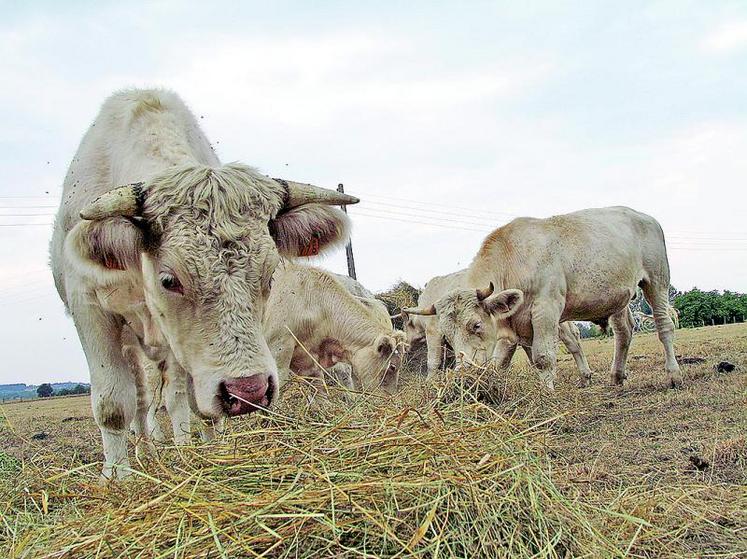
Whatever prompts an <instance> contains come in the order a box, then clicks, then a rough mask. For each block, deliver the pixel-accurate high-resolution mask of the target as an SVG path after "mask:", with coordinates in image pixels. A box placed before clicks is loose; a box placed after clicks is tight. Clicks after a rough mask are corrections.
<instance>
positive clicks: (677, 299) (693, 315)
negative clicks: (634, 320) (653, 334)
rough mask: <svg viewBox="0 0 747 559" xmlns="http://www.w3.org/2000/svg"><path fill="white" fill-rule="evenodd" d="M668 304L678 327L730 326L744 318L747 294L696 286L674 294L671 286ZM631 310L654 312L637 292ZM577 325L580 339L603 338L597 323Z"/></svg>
mask: <svg viewBox="0 0 747 559" xmlns="http://www.w3.org/2000/svg"><path fill="white" fill-rule="evenodd" d="M669 304H670V305H672V306H673V307H674V308H675V309H677V312H678V313H679V319H680V327H681V328H693V327H697V326H712V325H715V324H731V323H732V322H744V320H745V319H747V294H744V293H736V292H734V291H728V290H727V291H724V292H720V291H717V290H714V291H701V290H700V289H698V288H697V287H695V288H693V289H691V290H690V291H677V290H676V289H675V288H674V287H672V286H671V285H670V286H669ZM630 310H631V311H632V312H633V313H636V312H640V313H643V314H646V315H651V314H652V312H653V311H652V310H651V307H650V306H649V304H648V302H647V301H646V299H645V298H644V297H643V295H642V293H641V290H640V289H639V290H638V294H637V296H636V297H635V298H634V299H633V300H632V301H631V302H630ZM577 325H578V329H579V331H580V332H581V337H582V338H596V337H599V336H604V335H606V332H603V331H602V329H601V328H600V327H599V326H597V325H596V324H591V323H585V322H579V323H577Z"/></svg>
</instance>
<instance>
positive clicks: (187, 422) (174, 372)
mask: <svg viewBox="0 0 747 559" xmlns="http://www.w3.org/2000/svg"><path fill="white" fill-rule="evenodd" d="M164 374H165V376H166V380H165V382H164V387H163V396H164V403H165V404H166V411H167V412H168V413H169V418H170V419H171V427H172V429H173V430H174V442H175V443H176V444H178V445H183V444H189V442H190V441H191V440H192V425H191V422H192V412H191V410H190V408H189V399H188V397H187V372H186V371H185V370H184V369H182V367H181V365H179V364H178V363H177V362H176V359H174V357H173V355H170V356H169V358H168V359H167V360H166V370H165V371H164Z"/></svg>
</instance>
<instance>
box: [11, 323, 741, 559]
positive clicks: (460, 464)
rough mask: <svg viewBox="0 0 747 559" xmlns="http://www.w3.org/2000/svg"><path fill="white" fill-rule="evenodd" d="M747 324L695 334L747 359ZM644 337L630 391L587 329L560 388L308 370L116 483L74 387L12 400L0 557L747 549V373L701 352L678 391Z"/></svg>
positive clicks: (717, 553)
mask: <svg viewBox="0 0 747 559" xmlns="http://www.w3.org/2000/svg"><path fill="white" fill-rule="evenodd" d="M745 334H747V330H745V329H744V326H741V325H739V326H735V327H731V326H730V327H728V328H724V329H723V330H721V329H715V330H712V329H703V330H702V331H685V332H680V333H679V336H680V338H679V341H678V343H679V346H680V347H682V350H683V351H685V350H686V351H687V352H688V353H689V354H691V355H724V356H725V357H726V356H728V357H729V358H730V359H731V360H733V361H735V362H736V363H738V364H739V366H740V369H739V371H744V370H745V363H746V362H747V361H745V359H747V353H745V346H744V344H743V340H744V339H745V338H744V336H745ZM635 344H636V345H635V346H634V347H635V349H636V351H637V352H638V353H640V354H642V355H643V356H645V357H646V358H645V359H638V360H631V362H630V363H629V366H630V379H629V381H628V384H626V386H625V387H623V388H620V387H610V386H607V384H606V382H605V380H606V369H607V368H608V367H609V363H610V359H611V350H612V343H611V342H609V341H599V340H593V341H587V342H585V349H586V350H587V355H588V357H589V362H590V364H591V366H592V369H593V370H594V371H596V372H597V374H596V375H595V377H594V380H593V383H592V386H591V387H589V388H586V389H583V390H578V389H577V388H576V387H575V377H576V371H575V367H574V364H573V360H572V359H571V358H570V357H569V356H561V358H560V363H561V375H560V378H559V379H558V382H557V383H556V392H555V393H554V394H547V393H546V392H544V391H543V390H542V389H541V388H540V383H539V381H538V378H537V374H536V371H534V370H532V369H531V368H530V367H529V366H528V365H527V364H526V363H525V359H523V355H519V356H517V359H516V362H515V363H514V366H513V367H512V368H511V370H510V371H495V370H492V369H485V368H470V369H465V370H462V371H459V372H454V371H445V372H443V373H440V374H438V375H435V377H434V378H433V379H431V380H429V381H427V382H426V381H425V380H424V379H423V378H422V377H417V376H413V377H412V378H411V379H410V380H409V381H408V382H407V383H406V384H405V386H404V389H403V391H402V393H401V394H399V395H398V396H397V397H396V398H394V399H389V398H384V397H378V398H376V397H361V396H357V395H354V394H347V395H346V398H345V400H343V399H337V398H333V399H331V400H330V401H323V400H321V399H319V398H317V401H316V404H314V405H311V404H309V402H308V399H307V397H306V396H307V392H306V391H307V390H308V387H307V385H305V384H301V383H299V382H293V383H292V384H291V385H290V386H289V387H288V388H287V389H284V391H283V392H284V393H283V399H282V401H281V402H279V407H278V408H276V409H275V411H273V412H272V413H271V414H270V415H267V416H265V417H260V416H257V417H249V418H243V419H237V420H232V421H231V422H230V423H229V431H228V432H227V433H225V434H224V435H223V436H222V437H221V438H220V440H218V441H215V442H213V443H211V444H204V445H196V446H188V447H179V448H174V447H161V448H159V450H158V452H157V455H156V456H154V457H149V458H143V459H142V460H141V461H139V462H138V461H135V462H133V467H134V468H135V469H136V472H135V473H134V475H133V479H132V480H130V481H127V482H124V483H119V484H113V485H110V486H109V487H105V488H102V487H100V486H99V485H98V482H97V478H98V473H99V471H100V467H101V464H100V463H89V462H90V460H92V459H96V458H97V457H98V456H99V451H100V447H99V446H98V445H99V439H98V433H97V430H96V428H95V426H94V424H93V420H92V419H90V417H89V419H88V420H87V421H86V422H80V423H78V424H76V425H72V424H71V423H69V422H63V421H62V420H63V419H64V418H66V417H69V416H71V415H84V413H83V411H82V408H81V409H79V410H77V411H76V412H75V413H74V414H72V413H71V409H70V408H69V406H70V405H71V404H70V403H73V402H75V400H69V401H66V402H57V403H56V402H54V401H53V402H45V403H43V404H40V407H38V408H37V407H35V408H33V409H31V408H30V407H29V409H26V408H27V406H23V407H21V406H17V405H16V406H8V407H7V408H0V411H2V412H5V411H8V412H11V413H10V414H9V415H8V416H6V420H5V421H2V422H0V435H2V436H0V446H1V447H2V449H3V450H6V451H7V456H11V455H13V456H14V457H15V458H6V461H5V471H4V473H6V474H7V477H5V478H4V479H3V478H2V476H1V475H0V557H9V558H14V557H29V558H30V557H34V558H36V557H65V558H67V557H71V558H78V557H83V558H86V557H97V556H98V557H128V558H129V557H133V558H140V557H142V558H150V557H164V558H165V557H169V558H172V557H175V558H182V557H184V558H186V557H255V556H260V555H262V556H265V557H409V556H416V557H424V558H425V557H428V558H430V557H451V556H458V557H491V558H492V557H569V558H570V557H621V558H622V557H636V558H654V557H656V558H660V557H724V558H725V557H742V556H747V537H746V536H747V532H746V531H745V526H747V491H746V490H745V487H746V486H745V481H747V469H746V468H747V460H745V444H744V430H745V426H746V424H745V420H746V419H747V416H745V414H744V409H745V407H744V405H745V392H744V386H745V384H744V382H745V377H744V374H743V373H741V372H737V373H735V374H731V375H718V374H716V373H714V371H713V369H712V368H711V367H710V366H709V365H708V364H701V365H695V366H692V367H689V368H688V369H687V371H686V377H687V378H686V384H685V386H684V387H683V388H682V389H681V390H669V389H668V388H665V387H664V386H663V381H662V368H663V360H662V358H661V355H660V352H661V348H660V344H659V342H658V339H657V338H656V336H655V335H641V336H638V337H637V338H636V341H635ZM333 392H336V391H335V390H333ZM78 405H85V406H86V407H88V405H89V404H88V402H86V401H80V403H79V404H78ZM88 413H89V414H90V410H89V411H88ZM55 417H56V418H57V420H56V421H57V423H55V420H53V418H55ZM43 429H44V430H47V431H48V432H49V433H50V437H49V438H48V439H47V440H45V441H41V442H39V441H31V440H30V436H31V434H33V433H35V432H39V431H41V430H43ZM693 454H697V455H699V456H701V457H703V458H704V459H705V460H707V461H708V462H709V466H708V467H707V468H706V469H703V470H698V469H696V468H692V467H691V466H690V463H689V461H688V458H689V457H690V456H692V455H693ZM0 458H2V454H0ZM0 464H2V460H0Z"/></svg>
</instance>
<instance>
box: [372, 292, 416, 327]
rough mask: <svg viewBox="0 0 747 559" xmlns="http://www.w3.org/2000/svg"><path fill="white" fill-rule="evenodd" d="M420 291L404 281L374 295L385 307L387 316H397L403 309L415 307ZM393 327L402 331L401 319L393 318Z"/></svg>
mask: <svg viewBox="0 0 747 559" xmlns="http://www.w3.org/2000/svg"><path fill="white" fill-rule="evenodd" d="M419 296H420V290H419V289H418V288H416V287H413V286H412V285H410V284H409V283H407V282H406V281H400V282H398V283H396V284H394V285H393V286H392V287H390V288H389V289H388V290H387V291H382V292H381V293H377V294H376V298H377V299H378V300H379V301H381V302H383V303H384V304H385V305H386V308H387V310H388V311H389V314H390V315H392V316H394V315H398V314H399V313H400V312H401V311H402V309H403V308H405V307H416V306H417V305H418V297H419ZM393 322H394V327H395V328H399V329H400V330H401V329H402V326H403V325H402V319H401V318H400V317H397V318H394V319H393Z"/></svg>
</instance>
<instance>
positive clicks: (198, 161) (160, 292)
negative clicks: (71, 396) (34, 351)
mask: <svg viewBox="0 0 747 559" xmlns="http://www.w3.org/2000/svg"><path fill="white" fill-rule="evenodd" d="M120 185H124V186H120ZM355 202H357V199H356V198H353V197H351V196H347V195H344V194H340V193H338V192H336V191H333V190H326V189H322V188H319V187H315V186H311V185H304V184H300V183H294V182H290V181H285V180H280V179H271V178H268V177H266V176H264V175H262V174H260V173H259V172H257V171H256V170H254V169H252V168H251V167H247V166H244V165H240V164H235V163H234V164H229V165H221V163H220V161H219V160H218V158H217V157H216V155H215V153H214V152H213V149H212V147H211V146H210V143H209V142H208V141H207V139H206V138H205V136H204V134H203V133H202V131H201V130H200V128H199V126H198V125H197V121H196V120H195V118H194V116H193V115H192V114H191V113H190V111H189V110H188V109H187V107H186V106H185V105H184V103H183V102H182V101H181V100H180V99H179V97H178V96H177V95H175V94H174V93H171V92H168V91H163V90H127V91H122V92H120V93H116V94H114V95H113V96H111V97H110V98H109V99H108V100H107V101H106V102H105V103H104V105H103V107H102V108H101V112H100V113H99V115H98V116H97V118H96V120H95V121H94V122H93V124H92V125H91V127H90V128H89V130H88V132H87V133H86V135H85V136H84V138H83V140H82V141H81V144H80V147H79V148H78V152H77V153H76V155H75V157H74V158H73V161H72V163H71V164H70V169H69V171H68V174H67V177H66V179H65V184H64V190H63V194H62V203H61V205H60V209H59V212H58V214H57V219H56V222H55V230H54V235H53V238H52V243H51V247H50V251H51V263H52V271H53V275H54V279H55V284H56V286H57V290H58V292H59V294H60V297H61V298H62V300H63V301H64V303H65V305H66V308H67V310H68V311H69V312H70V314H71V316H72V317H73V320H74V322H75V325H76V328H77V330H78V334H79V337H80V341H81V344H82V346H83V349H84V351H85V354H86V358H87V360H88V366H89V369H90V373H91V400H92V406H93V413H94V417H95V419H96V423H97V424H98V426H99V429H100V430H101V435H102V439H103V447H104V469H103V476H104V477H106V478H111V477H121V476H125V475H127V467H128V466H129V461H128V456H127V427H128V425H129V424H130V422H131V421H132V420H133V419H135V420H136V422H137V423H138V424H139V425H140V426H141V427H143V429H145V422H146V415H147V410H146V408H145V407H144V406H139V405H138V398H137V392H138V378H141V376H142V375H139V374H136V369H137V365H136V363H135V362H133V361H132V359H131V358H130V357H131V356H130V352H123V347H124V346H123V340H122V332H123V328H124V326H125V325H128V326H129V327H130V328H131V329H132V331H133V332H134V333H135V335H136V337H137V338H138V339H139V341H140V343H142V344H143V346H144V347H147V348H150V349H149V351H151V350H152V352H153V353H163V354H166V355H168V354H169V353H170V354H172V355H173V357H174V359H175V360H176V362H178V363H179V364H180V365H181V366H182V367H183V368H184V370H185V371H186V373H187V377H186V378H187V381H188V384H189V389H188V392H189V395H190V397H191V398H192V399H193V401H194V403H195V407H196V409H197V410H198V411H199V413H200V414H201V415H202V416H203V417H206V418H217V417H220V416H222V415H224V414H227V415H239V414H244V413H249V412H251V411H253V410H255V409H256V408H257V406H267V405H269V404H270V403H271V402H272V400H273V398H274V397H275V394H276V392H277V386H278V379H277V368H276V366H275V362H274V360H273V359H272V355H271V354H270V351H269V349H268V347H267V343H266V341H265V339H264V336H263V334H262V328H261V322H262V317H263V313H264V307H265V302H266V299H267V297H268V296H269V292H270V280H271V278H272V274H273V272H274V270H275V267H276V265H277V263H278V262H279V260H280V258H281V257H282V256H288V257H295V256H310V255H314V254H317V253H319V252H320V251H322V250H323V249H325V248H326V247H331V246H335V245H339V244H341V243H344V242H345V240H346V239H347V236H348V233H347V231H348V221H347V218H346V217H345V215H344V214H343V213H342V212H340V211H339V210H337V209H334V208H330V207H328V206H329V205H339V204H352V203H355ZM146 311H147V312H146ZM156 333H158V336H160V339H157V338H156V337H155V334H156ZM151 334H152V335H151ZM159 357H163V356H162V355H161V356H159Z"/></svg>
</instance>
